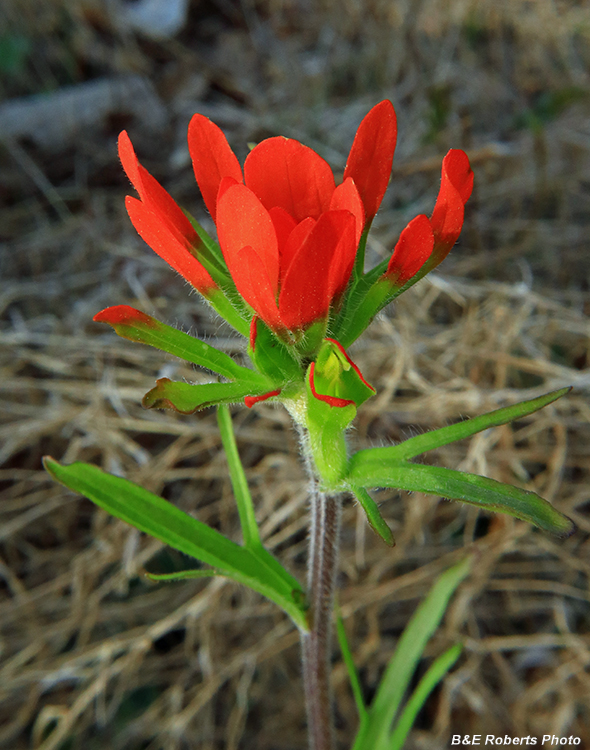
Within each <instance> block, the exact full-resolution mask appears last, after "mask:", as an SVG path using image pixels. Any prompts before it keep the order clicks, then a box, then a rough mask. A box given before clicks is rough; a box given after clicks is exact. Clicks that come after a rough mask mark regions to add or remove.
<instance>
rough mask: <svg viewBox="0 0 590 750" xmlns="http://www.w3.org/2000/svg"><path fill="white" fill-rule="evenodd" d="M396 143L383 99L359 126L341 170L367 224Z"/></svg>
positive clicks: (388, 173) (390, 113) (386, 178)
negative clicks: (357, 197)
mask: <svg viewBox="0 0 590 750" xmlns="http://www.w3.org/2000/svg"><path fill="white" fill-rule="evenodd" d="M396 141H397V119H396V116H395V110H394V109H393V104H392V103H391V102H390V101H389V100H388V99H385V100H384V101H382V102H379V104H376V105H375V106H374V107H373V109H372V110H371V111H370V112H369V113H368V114H367V115H366V116H365V117H364V119H363V121H362V122H361V124H360V125H359V128H358V130H357V131H356V135H355V137H354V141H353V144H352V148H351V149H350V154H349V155H348V161H347V162H346V169H345V170H344V179H345V180H346V178H347V177H352V178H353V180H354V182H355V185H356V186H357V189H358V191H359V193H360V196H361V198H362V201H363V205H364V207H365V215H366V221H367V222H370V221H372V219H373V217H374V216H375V214H376V213H377V210H378V209H379V206H380V205H381V201H382V200H383V196H384V195H385V191H386V190H387V185H388V183H389V178H390V176H391V166H392V164H393V153H394V151H395V144H396Z"/></svg>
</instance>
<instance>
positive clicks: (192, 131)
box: [188, 115, 243, 221]
mask: <svg viewBox="0 0 590 750" xmlns="http://www.w3.org/2000/svg"><path fill="white" fill-rule="evenodd" d="M188 150H189V152H190V155H191V159H192V162H193V170H194V173H195V179H196V180H197V184H198V186H199V189H200V191H201V195H202V196H203V200H204V201H205V205H206V206H207V208H208V209H209V213H210V214H211V218H212V219H213V221H215V220H216V218H217V194H218V192H219V187H220V185H221V183H222V181H223V179H224V178H225V177H231V178H233V179H234V180H235V181H236V182H243V178H242V168H241V167H240V163H239V161H238V159H237V157H236V155H235V154H234V152H233V151H232V150H231V147H230V145H229V143H228V142H227V138H226V137H225V135H224V134H223V131H222V130H221V128H219V127H218V126H217V125H215V123H213V122H211V120H210V119H209V118H208V117H204V116H203V115H194V116H193V118H192V120H191V121H190V123H189V126H188Z"/></svg>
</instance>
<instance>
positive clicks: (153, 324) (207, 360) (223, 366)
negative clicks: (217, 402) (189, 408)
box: [93, 305, 266, 387]
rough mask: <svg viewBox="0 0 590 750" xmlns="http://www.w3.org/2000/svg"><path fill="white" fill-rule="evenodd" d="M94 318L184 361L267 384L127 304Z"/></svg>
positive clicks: (239, 378)
mask: <svg viewBox="0 0 590 750" xmlns="http://www.w3.org/2000/svg"><path fill="white" fill-rule="evenodd" d="M93 320H95V321H96V322H97V323H108V324H109V325H110V326H112V327H113V329H114V330H115V333H117V334H118V335H119V336H121V337H122V338H124V339H128V340H129V341H137V342H139V343H141V344H147V345H148V346H153V347H155V348H156V349H160V350H161V351H164V352H168V354H173V355H174V356H175V357H180V358H181V359H184V360H186V361H187V362H193V363H194V364H195V365H199V366H200V367H206V368H207V369H208V370H212V371H213V372H216V373H218V374H219V375H223V377H225V378H228V379H230V380H240V381H247V382H248V383H250V384H252V383H256V384H258V385H261V386H262V387H264V386H265V385H266V379H265V378H264V377H263V376H261V375H259V374H258V373H257V372H254V371H253V370H249V369H248V368H246V367H241V366H240V365H238V364H237V363H236V362H234V360H233V359H232V358H231V357H230V356H228V355H227V354H225V353H224V352H220V351H219V350H218V349H215V347H213V346H210V345H209V344H206V343H205V342H204V341H201V340H200V339H197V338H194V336H189V334H188V333H183V332H182V331H178V330H177V329H176V328H172V327H171V326H167V325H165V324H164V323H161V322H160V321H159V320H156V319H155V318H152V317H151V316H150V315H146V314H145V313H142V312H141V311H140V310H136V309H135V308H133V307H129V305H116V306H115V307H107V308H106V310H101V312H99V313H97V314H96V315H95V316H94V318H93Z"/></svg>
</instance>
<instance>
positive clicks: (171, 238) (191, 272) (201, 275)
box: [125, 195, 216, 297]
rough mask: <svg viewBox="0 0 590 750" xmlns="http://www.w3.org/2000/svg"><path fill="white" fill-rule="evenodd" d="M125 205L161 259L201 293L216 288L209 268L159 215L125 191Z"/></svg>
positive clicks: (137, 226) (132, 219)
mask: <svg viewBox="0 0 590 750" xmlns="http://www.w3.org/2000/svg"><path fill="white" fill-rule="evenodd" d="M125 207H126V208H127V213H128V214H129V218H130V219H131V222H132V223H133V226H134V227H135V229H136V230H137V232H138V234H139V236H140V237H141V238H142V239H143V240H144V241H145V242H147V244H148V245H149V246H150V247H151V248H152V250H153V251H154V252H155V253H156V254H157V255H159V256H160V258H162V260H165V261H166V263H168V265H169V266H172V268H173V269H174V270H175V271H177V272H178V273H179V274H180V275H181V276H182V277H183V278H185V279H186V280H187V281H188V282H189V283H190V284H192V285H193V286H194V287H195V289H197V290H198V291H199V292H201V294H202V295H203V296H205V297H206V296H207V294H208V292H209V291H210V290H211V289H215V288H216V284H215V282H214V281H213V279H212V278H211V275H210V274H209V272H208V271H207V270H206V269H205V268H204V266H203V265H201V263H200V262H199V261H198V260H197V259H196V258H195V257H194V256H193V255H191V253H190V252H189V250H188V249H187V247H186V245H185V244H183V243H182V242H181V241H180V240H179V239H178V237H177V236H175V234H173V233H172V232H171V231H170V229H169V227H168V226H167V225H166V223H165V222H163V221H162V220H161V218H160V216H158V215H157V214H155V213H153V212H152V211H151V210H150V209H149V207H148V206H147V205H146V204H145V203H142V202H141V201H138V200H137V199H136V198H132V197H131V196H129V195H128V196H127V198H126V199H125ZM195 236H196V234H195Z"/></svg>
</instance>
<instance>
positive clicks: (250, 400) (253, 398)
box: [244, 388, 281, 409]
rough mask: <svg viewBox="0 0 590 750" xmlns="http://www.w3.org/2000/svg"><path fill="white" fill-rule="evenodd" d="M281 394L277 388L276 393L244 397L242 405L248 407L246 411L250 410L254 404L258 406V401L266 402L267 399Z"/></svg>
mask: <svg viewBox="0 0 590 750" xmlns="http://www.w3.org/2000/svg"><path fill="white" fill-rule="evenodd" d="M280 392H281V389H280V388H279V389H278V390H276V391H269V392H268V393H262V394H261V395H260V396H245V397H244V403H245V404H246V406H247V407H248V409H251V408H252V407H253V406H254V404H258V403H259V402H260V401H267V400H268V399H269V398H274V396H278V395H279V393H280Z"/></svg>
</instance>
